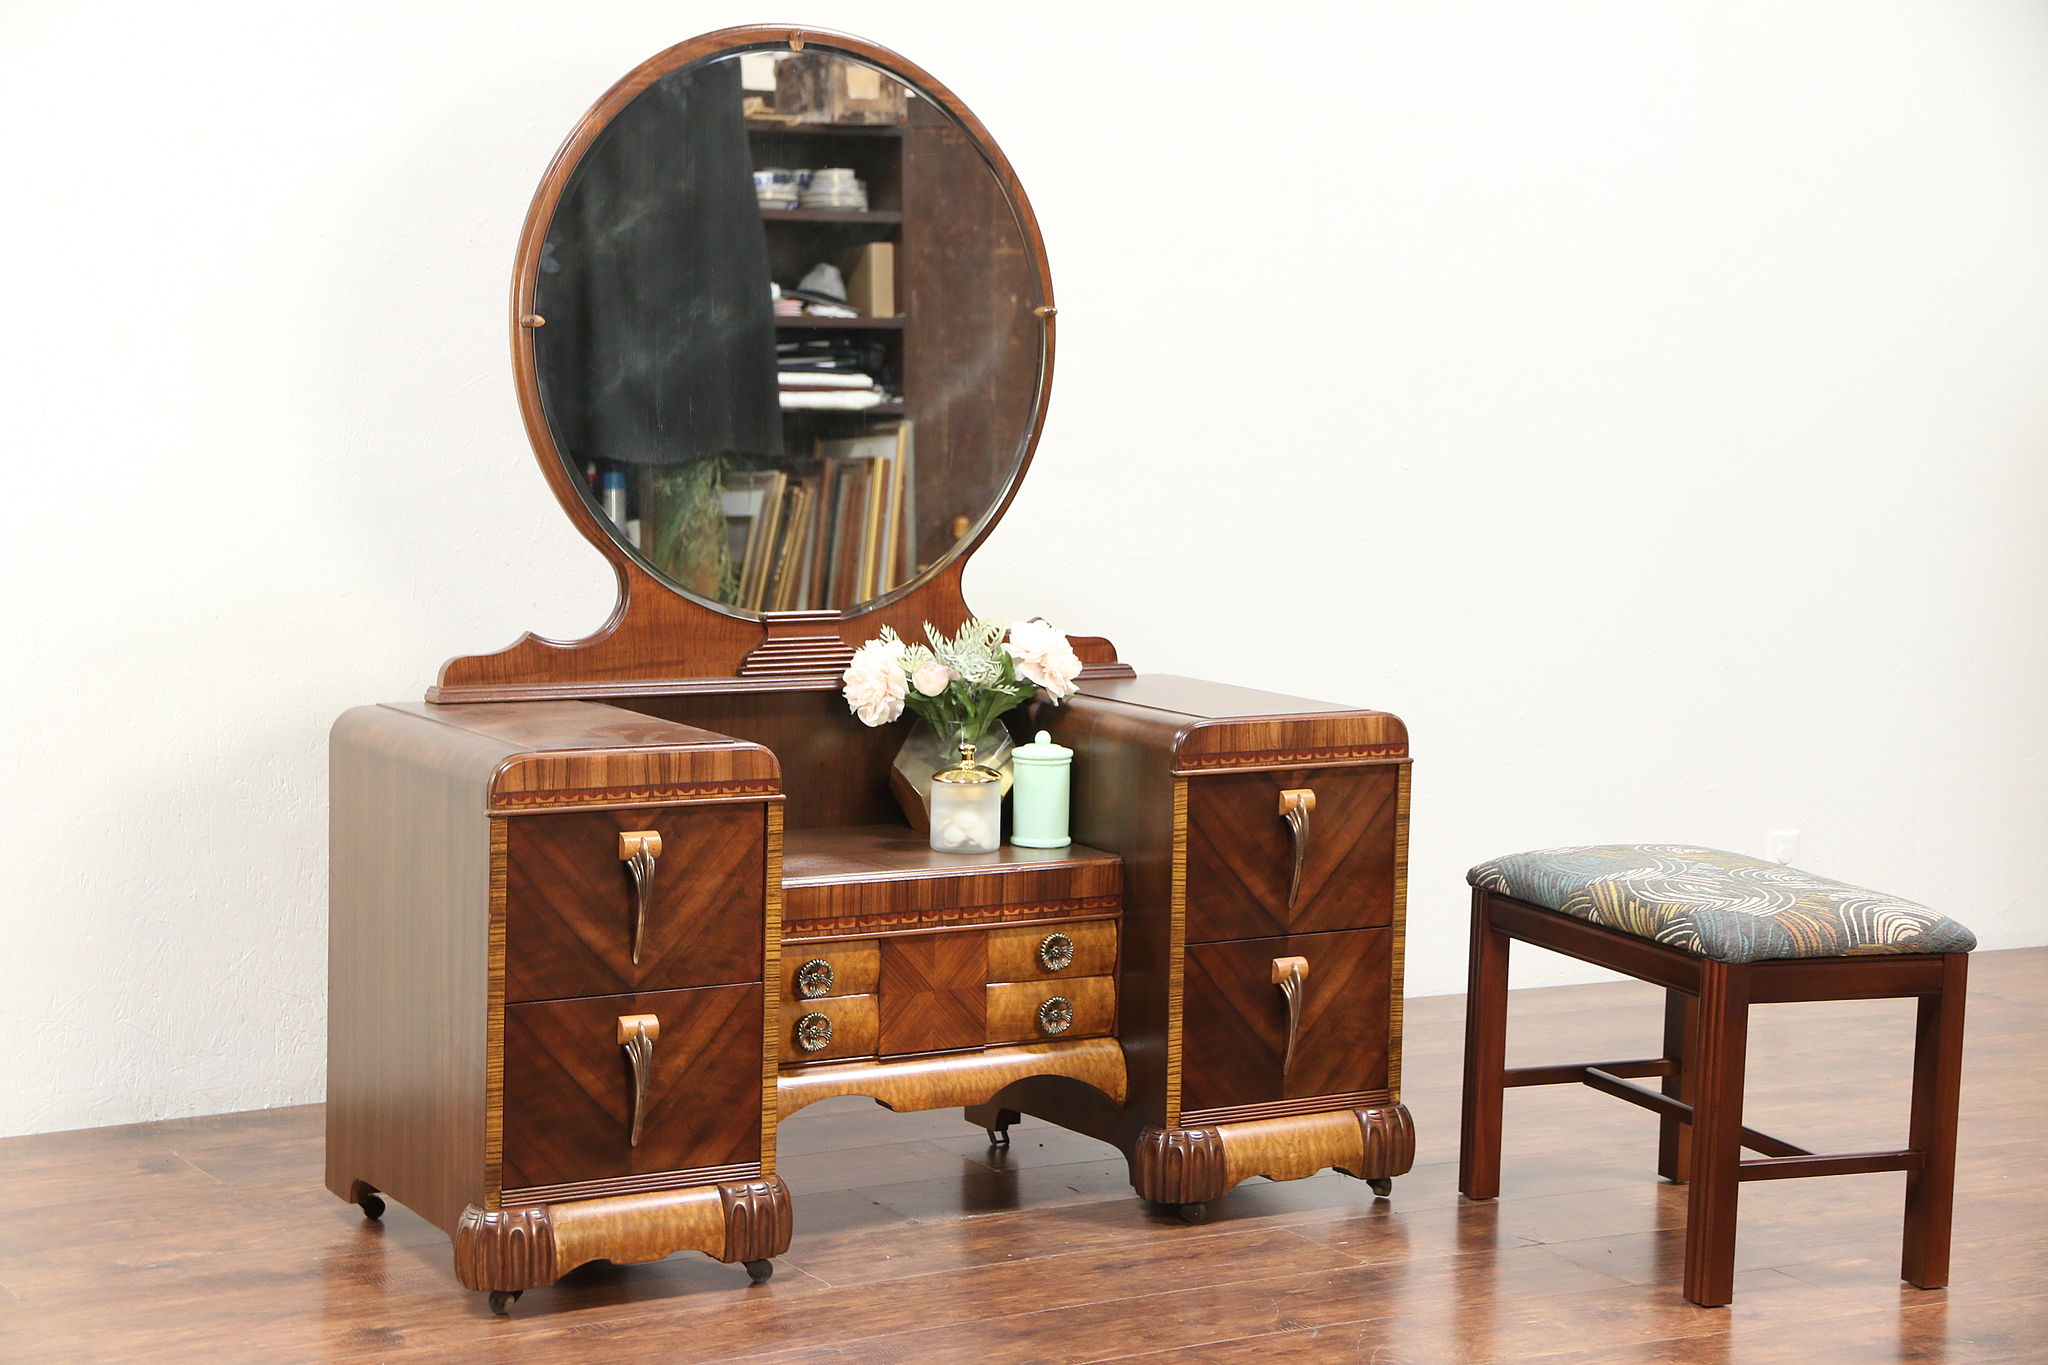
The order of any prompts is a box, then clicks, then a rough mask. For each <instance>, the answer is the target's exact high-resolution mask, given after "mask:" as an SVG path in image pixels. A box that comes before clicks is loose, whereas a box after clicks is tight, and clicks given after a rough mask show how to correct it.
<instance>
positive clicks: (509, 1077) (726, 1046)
mask: <svg viewBox="0 0 2048 1365" xmlns="http://www.w3.org/2000/svg"><path fill="white" fill-rule="evenodd" d="M761 1009H762V1003H761V988H760V986H759V985H751V986H712V987H706V988H703V989H699V990H689V991H651V992H643V993H641V994H638V995H613V996H601V997H598V998H596V999H589V1000H555V1001H549V1002H546V1003H540V1004H524V1005H508V1006H506V1007H505V1164H504V1185H505V1188H507V1189H513V1188H517V1187H521V1186H533V1185H554V1184H561V1183H566V1182H569V1181H587V1180H603V1179H606V1178H609V1177H612V1176H623V1175H643V1174H648V1173H651V1172H656V1171H672V1170H691V1169H698V1168H703V1167H716V1166H729V1165H737V1164H740V1163H743V1162H752V1161H758V1160H759V1159H760V1155H761V1125H760V1112H761V1111H760V1097H761V1054H760V1050H759V1048H758V1047H754V1046H735V1045H734V1042H735V1040H749V1041H751V1040H753V1039H756V1038H758V1037H759V1036H760V1028H761ZM631 1014H651V1015H654V1016H655V1017H656V1018H657V1019H658V1020H660V1023H661V1036H660V1038H659V1039H658V1040H657V1041H656V1043H655V1045H654V1050H653V1056H652V1071H651V1073H650V1078H649V1081H648V1085H647V1111H646V1114H645V1116H644V1117H643V1119H642V1122H641V1131H640V1142H639V1145H638V1146H634V1145H632V1144H631V1142H630V1140H629V1139H630V1134H631V1131H632V1107H633V1074H632V1068H631V1065H630V1063H629V1062H628V1060H627V1057H626V1053H625V1050H624V1049H623V1048H621V1047H620V1046H619V1042H618V1021H619V1018H620V1016H622V1015H631Z"/></svg>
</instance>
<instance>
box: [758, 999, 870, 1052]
mask: <svg viewBox="0 0 2048 1365" xmlns="http://www.w3.org/2000/svg"><path fill="white" fill-rule="evenodd" d="M880 1032H881V1017H880V1014H879V1012H878V1011H877V1009H876V1000H875V997H874V996H872V995H840V996H832V997H830V998H827V999H823V1000H784V1001H783V1002H782V1060H783V1062H784V1064H788V1063H790V1062H836V1061H840V1060H842V1059H844V1058H847V1057H872V1056H874V1055H875V1039H876V1037H877V1035H878V1034H879V1033H880Z"/></svg>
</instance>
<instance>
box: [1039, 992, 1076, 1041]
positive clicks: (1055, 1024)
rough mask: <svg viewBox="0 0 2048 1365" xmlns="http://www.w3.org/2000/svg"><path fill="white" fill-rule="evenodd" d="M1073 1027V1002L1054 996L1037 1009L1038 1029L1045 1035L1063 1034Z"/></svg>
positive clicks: (1060, 996) (1062, 996) (1061, 996)
mask: <svg viewBox="0 0 2048 1365" xmlns="http://www.w3.org/2000/svg"><path fill="white" fill-rule="evenodd" d="M1073 1026H1074V1002H1073V1001H1071V1000H1069V999H1067V997H1065V996H1064V995H1055V996H1053V997H1052V998H1051V999H1050V1000H1048V1001H1046V1002H1045V1003H1044V1004H1043V1005H1040V1006H1039V1007H1038V1027H1039V1028H1040V1029H1041V1030H1043V1031H1044V1032H1046V1033H1065V1032H1066V1031H1067V1030H1068V1029H1070V1028H1072V1027H1073Z"/></svg>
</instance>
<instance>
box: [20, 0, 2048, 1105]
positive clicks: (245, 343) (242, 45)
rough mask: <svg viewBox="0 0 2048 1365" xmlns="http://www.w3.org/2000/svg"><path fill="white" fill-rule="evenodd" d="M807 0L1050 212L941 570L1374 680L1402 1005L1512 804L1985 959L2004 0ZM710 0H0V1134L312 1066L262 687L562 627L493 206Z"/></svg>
mask: <svg viewBox="0 0 2048 1365" xmlns="http://www.w3.org/2000/svg"><path fill="white" fill-rule="evenodd" d="M813 8H814V10H815V11H816V12H815V13H814V14H813V15H812V17H813V18H816V19H821V20H829V21H830V22H831V23H833V24H835V25H836V26H838V27H842V28H845V29H848V30H851V31H855V32H860V33H864V34H867V35H869V36H872V37H874V38H877V39H879V40H881V41H883V42H886V43H890V44H892V45H894V46H897V47H899V48H900V49H902V50H903V51H904V52H906V53H907V54H909V55H910V56H911V57H913V58H914V59H916V60H918V61H920V62H922V63H924V64H926V65H927V66H929V67H930V68H931V69H932V70H933V71H934V72H936V73H937V74H938V75H939V76H940V77H941V78H942V79H944V80H946V81H947V82H948V83H950V84H952V85H953V86H954V88H955V89H956V90H958V91H959V92H960V93H961V94H962V95H963V97H965V98H966V99H967V100H968V101H969V103H970V104H971V105H973V106H974V107H975V108H976V110H977V111H978V112H979V113H980V114H981V115H982V117H983V118H984V119H985V121H986V122H987V123H988V125H989V126H990V127H991V128H992V129H993V130H994V131H995V133H996V134H997V136H998V137H999V138H1001V139H1002V141H1003V144H1004V146H1005V147H1006V148H1007V149H1008V151H1009V153H1010V155H1011V157H1012V158H1013V160H1014V161H1015V163H1016V165H1017V166H1018V168H1019V170H1020V172H1021V173H1022V175H1023V177H1024V180H1025V183H1026V184H1027V186H1028V187H1029V188H1030V190H1031V192H1032V194H1033V196H1034V199H1035V201H1036V203H1037V207H1038V209H1039V212H1040V215H1041V218H1042V220H1043V224H1044V228H1045V234H1046V237H1047V240H1048V242H1049V244H1050V248H1051V252H1052V257H1053V262H1054V268H1055V272H1056V279H1057V282H1058V287H1059V294H1060V303H1061V315H1060V343H1061V357H1060V371H1059V382H1058V386H1057V392H1056V396H1055V399H1054V402H1053V407H1052V417H1051V422H1050V425H1049V427H1048V429H1047V432H1046V435H1045V440H1044V443H1043V445H1042V447H1041V449H1040V452H1039V457H1038V464H1037V467H1036V469H1035V470H1034V472H1033V476H1032V479H1031V481H1030V482H1029V483H1028V484H1027V486H1026V487H1025V490H1024V492H1023V493H1022V495H1021V496H1020V498H1019V499H1018V502H1017V504H1016V506H1015V508H1014V510H1013V511H1012V513H1011V515H1010V518H1009V520H1008V522H1007V523H1006V524H1005V526H1004V527H1003V529H1002V531H1001V532H1000V533H999V534H998V536H997V537H996V539H995V541H994V543H993V544H992V545H991V546H990V547H989V548H988V549H987V550H986V551H985V552H984V553H983V554H982V555H981V556H980V558H978V559H977V561H976V562H975V565H974V567H973V569H972V570H971V571H970V574H969V579H968V587H969V591H970V596H971V598H972V600H973V601H974V602H975V603H976V604H977V606H980V607H981V608H983V609H984V610H993V611H1014V612H1026V611H1043V612H1045V613H1047V614H1048V615H1050V616H1052V618H1053V619H1055V620H1057V621H1059V622H1061V623H1062V624H1065V625H1067V626H1068V627H1069V628H1071V629H1074V630H1076V631H1085V632H1090V633H1093V632H1101V633H1105V634H1108V635H1110V636H1111V637H1112V638H1114V639H1115V640H1116V641H1117V642H1118V644H1119V645H1120V646H1121V648H1122V650H1123V652H1124V655H1125V657H1126V658H1128V659H1130V660H1132V661H1133V662H1134V663H1136V664H1137V666H1138V667H1139V668H1140V669H1141V670H1145V671H1151V672H1185V673H1192V674H1196V675H1202V676H1211V677H1217V678H1223V679H1230V680H1236V681H1242V682H1247V683H1252V684H1257V685H1264V686H1269V687H1273V688H1278V689H1282V690H1288V691H1295V692H1298V693H1301V694H1305V695H1308V696H1311V697H1327V698H1331V699H1335V700H1340V701H1351V702H1358V703H1363V704H1370V705H1376V706H1382V707H1386V708H1388V709H1391V710H1394V711H1397V712H1399V713H1400V714H1401V715H1403V716H1404V717H1406V718H1407V720H1408V721H1409V723H1410V725H1411V727H1412V729H1413V732H1414V739H1415V748H1416V754H1417V758H1418V763H1417V769H1416V785H1415V837H1414V876H1413V887H1414V893H1413V902H1412V908H1411V926H1412V927H1411V932H1410V934H1409V944H1410V964H1409V980H1410V984H1411V988H1412V989H1413V990H1415V991H1417V992H1421V993H1428V992H1441V991H1450V990H1456V989H1460V988H1461V985H1462V952H1463V943H1464V933H1465V925H1464V918H1463V916H1464V898H1463V888H1462V882H1461V877H1460V874H1461V873H1462V871H1463V869H1464V868H1465V867H1466V865H1467V864H1469V863H1470V862H1472V861H1474V860H1476V859H1478V858H1480V857H1483V856H1485V855H1488V854H1491V853H1494V852H1501V851H1506V850H1511V849H1517V848H1525V847H1533V846H1538V845H1543V844H1548V843H1554V842H1576V841H1586V840H1605V839H1628V840H1633V839H1672V838H1676V839H1692V840H1700V841H1705V842H1708V843H1713V844H1719V845H1724V846H1727V847H1731V848H1737V849H1747V850H1753V851H1761V850H1762V841H1763V838H1764V835H1765V832H1766V831H1767V830H1771V829H1779V828H1796V829H1798V830H1800V831H1802V843H1801V850H1800V861H1801V862H1802V863H1803V864H1805V865H1807V866H1810V867H1812V868H1814V869H1816V870H1819V871H1823V872H1826V873H1830V874H1834V875H1838V876H1841V877H1845V878H1849V879H1852V880H1861V881H1867V882H1870V883H1873V884H1876V885H1879V886H1882V887H1885V888H1887V889H1891V890H1895V891H1898V892H1901V893H1904V894H1907V895H1910V896H1916V897H1920V898H1923V899H1925V900H1927V901H1930V902H1932V903H1935V904H1937V905H1940V906H1943V907H1946V908H1950V909H1953V910H1954V911H1955V912H1957V913H1958V914H1959V915H1960V916H1961V917H1963V918H1964V919H1966V920H1968V921H1970V922H1972V923H1974V924H1975V925H1976V926H1977V927H1978V928H1979V929H1980V931H1981V932H1982V934H1983V938H1984V941H1985V944H1986V946H1988V947H2004V946H2012V945H2018V944H2036V943H2042V942H2044V941H2048V913H2044V910H2043V908H2042V904H2041V897H2040V894H2039V892H2038V890H2037V889H2036V888H2037V887H2038V885H2039V882H2040V875H2039V869H2038V866H2037V859H2036V858H2035V857H2034V856H2033V855H2034V852H2035V850H2034V847H2033V843H2034V842H2035V837H2036V836H2037V835H2038V832H2039V830H2040V828H2041V826H2042V823H2043V817H2044V816H2048V783H2044V781H2043V778H2042V763H2043V759H2044V753H2043V749H2044V744H2043V739H2044V722H2043V720H2042V712H2041V707H2040V705H2039V702H2040V690H2041V689H2040V682H2041V680H2042V678H2043V677H2044V676H2048V669H2044V666H2043V665H2044V662H2048V661H2044V658H2043V645H2042V634H2043V632H2042V621H2043V614H2042V605H2043V603H2042V594H2043V587H2042V584H2043V580H2044V571H2048V554H2044V551H2043V549H2042V540H2041V538H2040V537H2039V536H2038V535H2036V534H2035V532H2034V526H2033V522H2034V521H2035V519H2036V518H2038V517H2039V516H2040V515H2041V514H2042V511H2043V509H2044V506H2048V501H2044V497H2043V495H2044V493H2048V487H2044V482H2048V481H2044V475H2043V472H2042V470H2043V455H2044V454H2048V450H2044V447H2048V384H2044V383H2043V375H2044V374H2048V254H2044V252H2043V250H2042V243H2043V242H2044V241H2048V10H2044V9H2043V7H2042V6H2040V5H2038V4H2035V3H2029V2H2028V0H2003V2H1999V0H1920V2H1918V3H1909V2H1908V0H1840V2H1839V3H1819V2H1818V0H1806V2H1804V3H1776V2H1772V3H1765V2H1763V0H1758V2H1757V3H1740V4H1737V3H1728V2H1727V0H1711V2H1709V0H1702V2H1701V3H1696V4H1676V3H1664V4H1656V5H1645V4H1642V3H1640V0H1611V2H1608V3H1601V2H1600V0H1550V3H1545V4H1541V5H1532V4H1526V3H1514V2H1512V0H1500V2H1499V3H1476V2H1472V0H1468V2H1466V3H1442V2H1441V0H1436V2H1432V3H1424V2H1423V0H1369V2H1368V3H1363V4H1360V3H1355V0H1353V2H1347V3H1342V4H1339V3H1293V4H1281V5H1275V6H1266V7H1264V8H1262V9H1261V10H1260V11H1259V16H1260V19H1259V23H1258V25H1257V27H1256V29H1246V28H1241V27H1240V26H1239V24H1238V23H1237V22H1236V21H1235V20H1233V19H1231V18H1229V17H1227V16H1223V15H1221V14H1219V16H1218V17H1217V18H1215V19H1213V20H1204V19H1203V18H1201V17H1200V13H1201V12H1200V11H1199V10H1191V9H1190V8H1189V7H1187V6H1185V5H1167V4H1164V3H1147V4H1132V5H1117V6H1111V5H1101V4H1087V5H1083V4H1077V3H1070V2H1068V0H1061V2H1060V3H1050V4H1045V3H1041V4H1038V5H1034V6H1026V7H1022V8H1019V7H1015V6H1011V7H993V8H992V7H987V6H967V5H959V4H955V3H943V4H942V3H937V0H897V2H895V3H888V2H885V0H874V2H872V3H842V4H838V5H831V6H817V7H813ZM759 17H761V11H759V10H758V9H755V8H752V7H749V6H741V5H736V4H725V3H720V4H707V5H698V6H689V7H678V6H676V5H673V4H658V3H651V2H648V0H613V2H612V3H607V4H602V5H572V4H565V3H560V0H556V3H551V4H547V5H539V4H490V5H484V4H476V5H457V4H452V3H446V2H445V0H443V2H442V3H419V0H406V2H405V3H398V2H396V0H370V2H369V3H359V4H353V5H349V6H347V7H335V8H333V9H331V10H316V9H313V8H310V7H293V6H276V5H268V4H265V5H258V4H253V3H228V2H227V0H212V2H211V3H208V2H207V0H201V3H197V4H189V5H180V6H171V7H165V6H160V5H143V4H98V5H80V4H75V3H70V2H69V0H14V2H13V3H11V4H9V5H7V6H6V7H4V8H0V126H5V127H6V128H7V129H9V130H10V137H9V156H8V158H7V165H6V171H7V173H8V178H9V182H10V185H11V193H10V194H9V195H8V196H7V198H8V205H9V206H8V210H7V212H6V213H5V214H4V215H0V262H4V269H5V278H6V287H5V289H4V291H0V298H4V300H5V314H4V322H0V374H4V376H5V381H4V382H5V385H6V390H5V391H6V394H7V400H8V401H7V405H6V406H7V409H8V429H9V436H10V439H9V447H10V455H11V460H10V464H11V467H12V475H13V487H12V491H11V492H10V494H9V496H8V497H7V499H6V500H5V515H6V523H5V525H4V527H0V532H4V535H0V546H4V549H0V554H4V556H5V565H4V567H5V569H6V572H7V579H6V582H7V585H8V592H7V598H6V601H7V604H8V618H9V627H10V628H9V631H8V634H9V636H10V647H9V649H8V667H7V674H6V676H7V694H6V697H5V699H4V701H5V704H4V706H0V715H4V719H0V725H4V727H5V729H4V731H0V744H4V745H5V752H6V753H7V754H8V755H9V756H10V757H11V758H12V760H13V763H12V772H11V774H10V780H8V781H7V782H6V783H5V784H4V788H0V803H4V804H0V907H4V913H5V925H6V934H5V937H6V943H7V951H6V952H5V953H4V954H0V1076H5V1077H6V1079H7V1084H6V1085H5V1086H4V1087H0V1132H19V1131H32V1130H44V1129H59V1128H65V1127H73V1126H79V1125H87V1124H98V1123H112V1122H121V1121H127V1120H134V1119H146V1118H156V1117H162V1116H167V1115H177V1114H187V1113H199V1112H209V1111H218V1110H232V1109H240V1108H248V1107H255V1106H263V1105H274V1104H285V1103H294V1102H300V1101H307V1100H314V1099H317V1098H319V1096H320V1093H321V1048H322V1036H323V1032H322V1026H323V1016H322V989H323V987H322V983H323V959H324V954H325V936H324V906H323V890H324V866H323V842H324V836H325V814H324V805H325V799H324V783H325V767H324V745H325V734H326V728H327V725H328V723H329V721H330V720H331V718H332V717H333V716H334V714H335V713H337V712H338V711H340V710H341V709H343V708H345V707H347V706H349V705H352V704H355V703H358V702H362V701H366V700H374V699H380V698H408V697H416V696H418V694H419V692H420V690H421V689H422V688H423V687H424V686H425V685H426V684H427V682H428V681H429V680H430V678H431V676H432V673H433V669H434V667H435V665H436V664H437V663H438V662H439V661H440V660H441V659H442V658H443V657H445V656H447V655H450V654H454V653H461V652H475V651H481V650H487V649H492V648H496V647H498V646H500V645H502V644H504V643H506V642H507V641H509V640H510V639H511V638H512V637H513V636H514V635H516V634H517V633H518V632H519V631H520V630H523V629H526V628H528V627H532V628H536V629H540V630H543V631H545V632H548V633H551V634H556V635H574V634H580V633H582V632H584V631H586V630H588V629H589V628H591V627H593V626H595V625H596V624H597V623H598V621H599V620H600V619H601V618H602V616H603V614H604V612H605V610H606V608H607V606H608V605H609V594H610V588H609V584H608V582H607V581H606V575H605V574H604V573H603V572H602V570H601V564H600V561H599V560H598V558H597V557H596V556H595V555H594V554H593V553H592V552H590V551H589V550H588V549H587V548H586V547H584V546H583V545H582V543H581V542H580V541H579V540H577V539H576V538H575V537H574V536H573V535H572V533H571V532H570V530H569V528H568V524H567V522H566V521H565V520H564V519H563V518H562V517H561V515H560V514H559V513H558V511H557V510H556V508H555V507H554V505H553V503H552V501H551V499H550V498H549V496H548V494H547V493H546V491H545V489H544V487H543V485H542V483H541V480H540V477H539V475H538V471H537V469H536V468H535V466H534V464H533V461H532V458H531V456H530V454H529V453H528V452H527V450H526V447H525V442H524V439H523V437H522V435H521V432H520V429H519V426H518V423H517V420H516V417H515V414H514V409H513V400H512V387H511V380H510V377H509V367H508V365H507V362H506V355H505V350H506V348H505V341H504V337H503V297H504V292H505V288H506V276H507V271H508V268H509V265H510V261H511V254H512V247H513V243H514V238H515V234H516V231H517V228H518V225H519V221H520V217H521V215H522V213H523V211H524V208H525V204H526V200H527V197H528V195H529V194H530V192H531V190H532V187H533V184H534V182H535V181H536V180H537V178H538V177H539V175H540V172H541V170H542V169H543V167H544V166H545V164H546V162H547V159H548V157H549V155H550V154H551V153H552V151H553V149H554V147H555V145H556V143H557V142H558V140H559V139H560V138H561V137H562V136H563V135H564V134H565V133H566V132H567V130H568V129H569V127H570V125H571V124H572V122H573V121H574V120H575V118H576V117H577V116H578V115H579V114H580V113H581V111H582V110H583V108H584V107H585V106H586V105H587V104H588V103H589V102H590V101H591V100H592V99H594V98H595V97H596V95H597V94H598V93H599V92H600V91H602V90H603V89H604V87H605V86H606V85H607V84H609V82H610V81H611V80H612V79H613V78H614V77H615V76H617V75H618V74H620V73H621V72H623V71H624V70H626V69H627V68H628V67H630V66H631V65H633V64H634V63H636V62H637V61H639V60H640V59H641V58H643V57H645V56H647V55H648V54H650V53H652V52H654V51H656V50H657V49H659V48H661V47H663V46H665V45H667V44H668V43H670V42H672V41H675V40H677V39H680V38H683V37H686V36H688V35H689V34H690V33H692V32H697V31H702V30H704V29H709V28H713V27H716V26H718V25H721V24H725V23H736V22H744V21H747V20H750V19H755V18H759ZM1254 32H1256V33H1257V34H1261V35H1264V36H1263V37H1262V38H1260V39H1259V40H1257V41H1252V40H1251V39H1250V38H1249V37H1248V34H1251V33H1254ZM1574 974H1575V973H1574V970H1573V969H1571V968H1570V967H1569V966H1564V965H1557V966H1552V967H1550V968H1549V969H1547V971H1546V972H1545V973H1544V974H1542V975H1541V976H1540V978H1539V977H1538V976H1536V975H1534V974H1532V975H1531V976H1530V978H1529V979H1530V980H1536V979H1542V980H1564V979H1567V978H1570V977H1572V976H1573V975H1574ZM1645 1027H1646V1030H1647V1029H1649V1028H1650V1027H1652V1025H1651V1023H1650V1022H1649V1021H1646V1023H1645ZM1647 1036H1648V1035H1647V1033H1646V1037H1647Z"/></svg>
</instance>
